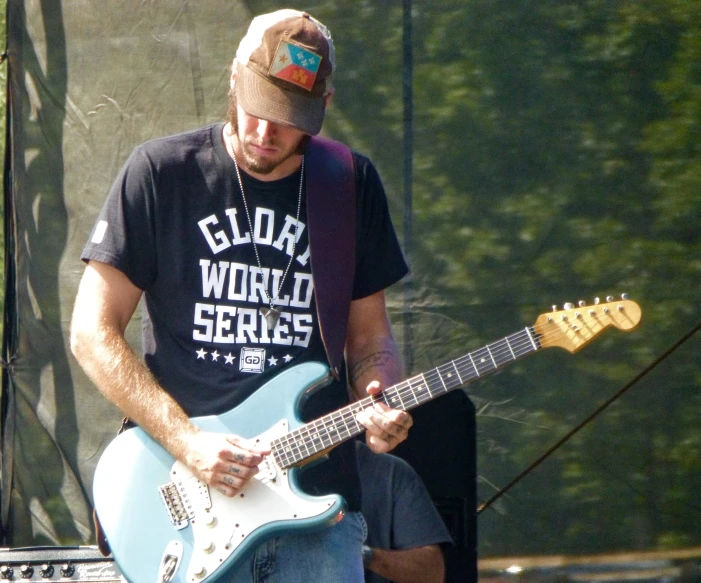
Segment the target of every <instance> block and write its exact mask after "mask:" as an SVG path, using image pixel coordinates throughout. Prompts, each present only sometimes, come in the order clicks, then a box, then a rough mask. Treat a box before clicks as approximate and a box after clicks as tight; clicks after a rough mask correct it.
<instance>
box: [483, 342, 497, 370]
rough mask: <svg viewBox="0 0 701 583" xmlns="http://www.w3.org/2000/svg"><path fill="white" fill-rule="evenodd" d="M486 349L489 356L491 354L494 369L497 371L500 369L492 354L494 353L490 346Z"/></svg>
mask: <svg viewBox="0 0 701 583" xmlns="http://www.w3.org/2000/svg"><path fill="white" fill-rule="evenodd" d="M485 348H486V349H487V354H489V358H491V359H492V364H493V365H494V368H495V369H496V368H498V367H497V361H496V360H494V355H493V354H492V351H491V350H490V349H489V344H487V346H486V347H485Z"/></svg>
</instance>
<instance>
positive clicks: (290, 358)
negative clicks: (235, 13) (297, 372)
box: [282, 354, 292, 362]
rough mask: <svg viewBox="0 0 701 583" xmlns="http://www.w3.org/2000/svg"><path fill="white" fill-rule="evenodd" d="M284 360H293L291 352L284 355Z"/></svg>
mask: <svg viewBox="0 0 701 583" xmlns="http://www.w3.org/2000/svg"><path fill="white" fill-rule="evenodd" d="M282 360H284V361H285V362H290V361H291V360H292V357H291V356H290V355H289V354H286V355H285V356H283V357H282Z"/></svg>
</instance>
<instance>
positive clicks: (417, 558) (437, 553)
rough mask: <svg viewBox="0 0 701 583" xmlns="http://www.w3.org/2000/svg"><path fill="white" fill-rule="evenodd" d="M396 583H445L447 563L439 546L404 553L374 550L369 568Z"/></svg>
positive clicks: (409, 550)
mask: <svg viewBox="0 0 701 583" xmlns="http://www.w3.org/2000/svg"><path fill="white" fill-rule="evenodd" d="M368 568H369V569H370V570H371V571H372V572H373V573H376V574H378V575H380V576H381V577H384V578H385V579H389V580H390V581H394V582H395V583H443V581H444V579H445V563H444V560H443V552H442V551H441V548H440V547H439V546H438V545H429V546H425V547H419V548H416V549H408V550H402V551H395V550H386V549H375V548H373V549H372V560H371V561H370V565H369V567H368Z"/></svg>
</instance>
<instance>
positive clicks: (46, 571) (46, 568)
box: [39, 563, 54, 579]
mask: <svg viewBox="0 0 701 583" xmlns="http://www.w3.org/2000/svg"><path fill="white" fill-rule="evenodd" d="M39 574H40V575H41V576H42V578H44V579H49V578H50V577H51V575H53V574H54V568H53V567H52V566H51V565H50V564H49V563H44V564H43V565H42V566H41V567H40V568H39Z"/></svg>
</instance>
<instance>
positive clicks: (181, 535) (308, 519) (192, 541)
mask: <svg viewBox="0 0 701 583" xmlns="http://www.w3.org/2000/svg"><path fill="white" fill-rule="evenodd" d="M327 380H328V369H327V367H326V366H325V365H323V364H320V363H305V364H301V365H297V366H295V367H292V368H290V369H288V370H287V371H285V372H283V373H281V374H280V375H278V376H277V377H275V378H274V379H272V380H271V381H269V382H268V383H266V384H265V385H263V386H262V387H261V388H260V389H258V390H257V391H256V392H255V393H254V394H253V395H252V396H251V397H249V398H248V399H247V400H246V401H244V402H243V403H242V404H241V405H239V406H238V407H236V408H234V409H232V410H231V411H229V412H227V413H224V414H223V415H218V416H209V417H198V418H194V419H193V421H194V422H195V423H196V424H197V425H198V426H199V427H201V428H202V429H205V430H207V431H218V432H223V433H234V434H237V435H240V436H243V437H246V438H249V439H253V438H258V439H259V440H260V441H261V442H263V443H270V441H272V440H273V439H276V438H278V437H280V436H282V435H284V434H286V433H288V432H289V431H291V430H294V429H296V428H298V427H299V426H301V425H303V423H302V422H301V420H300V419H299V410H300V407H301V404H302V402H303V400H304V398H305V397H306V396H308V393H310V392H311V391H313V390H314V389H315V388H317V387H319V386H321V385H323V384H324V383H325V382H326V381H327ZM298 472H299V469H298V468H294V467H293V468H290V469H281V468H280V467H279V466H278V465H277V463H275V460H274V459H273V456H272V455H271V456H267V457H266V462H265V463H264V464H263V465H262V466H261V471H260V472H259V474H258V475H257V476H256V477H255V478H254V479H253V480H251V483H250V484H249V486H248V487H247V488H246V490H245V491H244V492H243V493H241V494H240V495H238V496H236V497H235V498H227V497H225V496H223V495H222V494H221V493H219V492H218V491H217V490H215V489H211V490H210V488H208V487H207V486H205V485H204V484H202V483H201V482H199V481H198V480H197V479H196V478H194V476H192V474H191V473H190V472H189V471H188V470H187V469H186V468H185V466H184V465H183V464H181V463H180V462H176V461H175V459H174V458H173V457H172V456H171V455H170V454H169V453H168V452H166V451H165V449H163V448H162V447H161V446H160V445H159V444H157V443H156V442H155V441H154V440H153V439H151V438H150V437H149V436H148V435H147V434H146V433H145V432H144V431H143V430H142V429H140V428H134V429H129V430H127V431H125V432H124V433H122V434H120V435H119V436H117V438H116V439H115V440H114V441H113V442H112V443H111V444H110V445H109V446H108V447H107V449H106V450H105V452H104V453H103V455H102V457H101V458H100V461H99V462H98V465H97V468H96V471H95V478H94V483H93V491H94V499H95V509H96V511H97V515H98V517H99V519H100V523H101V525H102V528H103V529H104V532H105V535H106V537H107V541H108V542H109V545H110V548H111V549H112V553H113V555H114V558H115V560H116V562H117V564H118V565H119V568H120V569H121V571H122V573H123V575H124V577H125V578H126V579H127V580H128V581H129V582H130V583H156V582H159V583H161V582H168V581H173V582H177V583H198V582H200V581H205V580H206V581H216V580H219V579H221V578H222V577H223V576H224V575H226V574H227V572H230V571H231V570H232V569H234V568H235V567H237V566H238V565H239V564H240V563H241V561H242V560H243V559H245V558H246V557H247V556H248V555H249V554H250V553H251V552H252V551H253V550H254V549H255V548H256V547H257V546H258V545H259V544H260V543H261V542H263V541H264V540H266V539H268V538H270V537H273V536H277V535H280V534H284V533H290V532H295V531H297V532H299V531H305V532H306V531H312V530H316V529H320V528H323V527H325V526H328V525H331V524H333V523H335V522H337V521H338V520H340V519H341V517H342V516H343V512H344V508H345V502H344V500H343V498H341V497H340V496H337V495H329V496H310V495H307V494H305V493H304V492H302V491H301V489H300V488H299V486H298V483H297V480H298V477H299V474H298Z"/></svg>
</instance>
